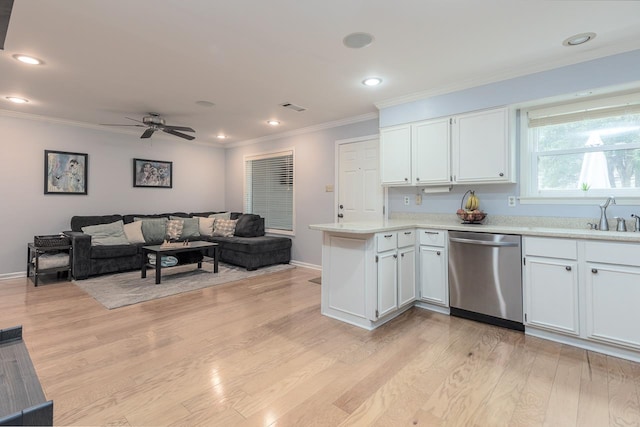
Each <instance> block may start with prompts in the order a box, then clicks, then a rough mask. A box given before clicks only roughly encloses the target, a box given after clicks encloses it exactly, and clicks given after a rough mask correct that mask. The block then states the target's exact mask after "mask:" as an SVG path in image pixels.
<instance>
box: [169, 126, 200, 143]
mask: <svg viewBox="0 0 640 427" xmlns="http://www.w3.org/2000/svg"><path fill="white" fill-rule="evenodd" d="M162 130H163V131H164V132H166V133H168V134H171V135H175V136H179V137H180V138H184V139H188V140H189V141H191V140H192V139H196V137H195V136H191V135H187V134H186V133H180V132H177V131H175V130H173V129H166V128H165V129H162ZM194 132H195V131H194Z"/></svg>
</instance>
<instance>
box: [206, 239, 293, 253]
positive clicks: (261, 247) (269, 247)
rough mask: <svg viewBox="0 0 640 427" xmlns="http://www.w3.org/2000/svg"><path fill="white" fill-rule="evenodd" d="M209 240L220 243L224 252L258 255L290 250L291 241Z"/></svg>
mask: <svg viewBox="0 0 640 427" xmlns="http://www.w3.org/2000/svg"><path fill="white" fill-rule="evenodd" d="M207 240H209V241H211V242H215V243H220V244H221V247H222V248H223V250H232V251H236V252H246V253H249V254H258V253H262V252H269V251H277V250H280V249H290V248H291V239H289V238H288V237H276V236H260V237H236V236H233V237H210V238H208V239H207Z"/></svg>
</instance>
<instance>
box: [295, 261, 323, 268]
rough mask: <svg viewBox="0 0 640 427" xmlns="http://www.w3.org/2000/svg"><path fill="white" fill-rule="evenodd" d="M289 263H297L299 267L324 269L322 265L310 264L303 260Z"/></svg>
mask: <svg viewBox="0 0 640 427" xmlns="http://www.w3.org/2000/svg"><path fill="white" fill-rule="evenodd" d="M289 264H292V265H295V266H297V267H304V268H311V269H312V270H320V271H322V266H321V265H315V264H309V263H308V262H302V261H293V260H292V261H290V262H289Z"/></svg>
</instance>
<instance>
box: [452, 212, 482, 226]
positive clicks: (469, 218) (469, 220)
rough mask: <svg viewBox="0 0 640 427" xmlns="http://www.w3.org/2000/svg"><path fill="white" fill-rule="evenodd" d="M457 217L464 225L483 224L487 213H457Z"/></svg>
mask: <svg viewBox="0 0 640 427" xmlns="http://www.w3.org/2000/svg"><path fill="white" fill-rule="evenodd" d="M456 215H458V218H460V219H461V220H462V223H463V224H482V221H484V219H485V218H486V217H487V213H486V212H482V211H472V212H457V213H456Z"/></svg>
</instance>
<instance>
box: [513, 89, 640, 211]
mask: <svg viewBox="0 0 640 427" xmlns="http://www.w3.org/2000/svg"><path fill="white" fill-rule="evenodd" d="M520 117H521V129H522V138H521V142H522V144H521V159H522V161H521V176H522V180H521V189H520V191H521V201H522V203H536V202H544V203H554V202H562V203H581V202H582V203H584V199H585V198H597V199H601V198H602V197H607V196H615V197H616V200H618V201H622V202H623V203H624V202H625V201H626V202H627V203H637V202H638V201H640V92H626V93H617V94H613V95H608V96H603V97H596V98H591V99H585V100H582V101H579V102H576V101H575V100H573V102H564V103H555V104H548V105H542V106H536V107H531V108H528V109H523V110H521V114H520ZM589 203H591V202H589Z"/></svg>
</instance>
